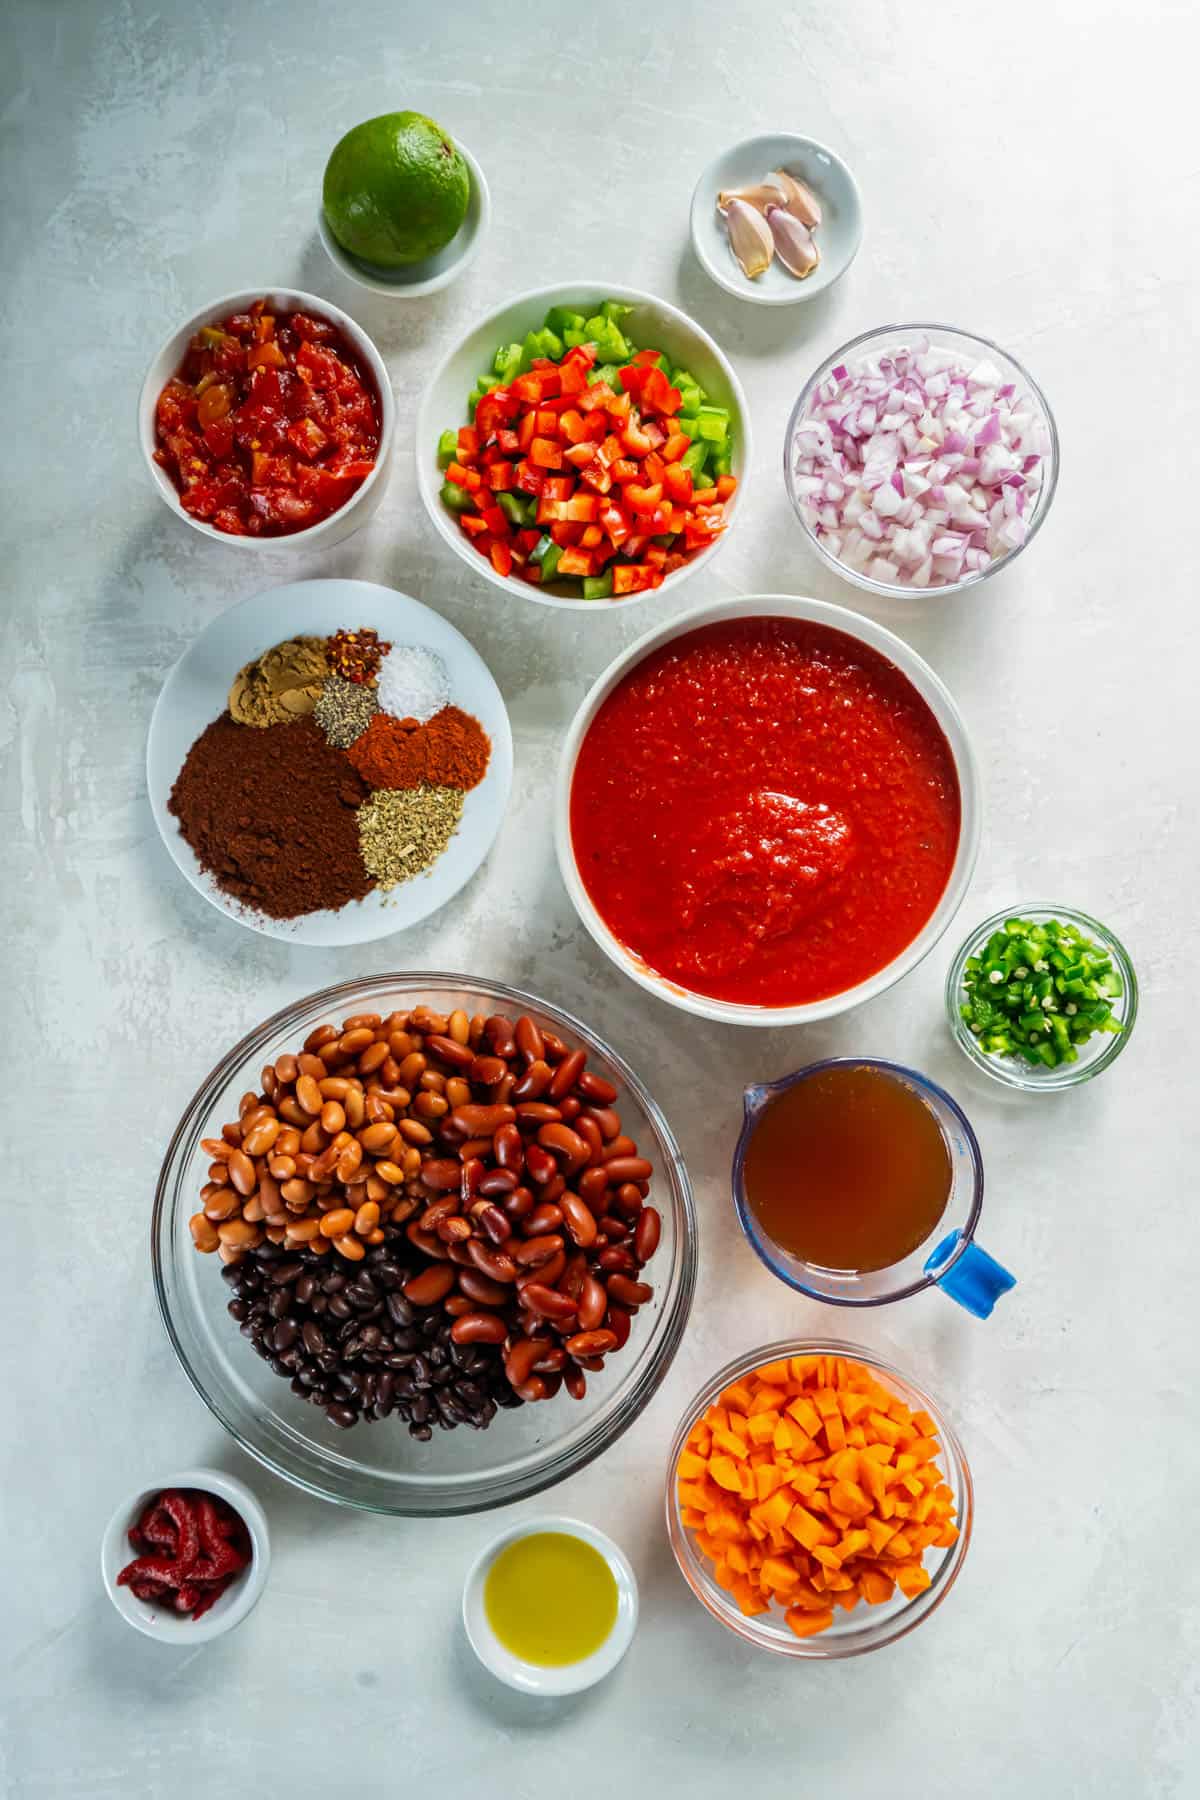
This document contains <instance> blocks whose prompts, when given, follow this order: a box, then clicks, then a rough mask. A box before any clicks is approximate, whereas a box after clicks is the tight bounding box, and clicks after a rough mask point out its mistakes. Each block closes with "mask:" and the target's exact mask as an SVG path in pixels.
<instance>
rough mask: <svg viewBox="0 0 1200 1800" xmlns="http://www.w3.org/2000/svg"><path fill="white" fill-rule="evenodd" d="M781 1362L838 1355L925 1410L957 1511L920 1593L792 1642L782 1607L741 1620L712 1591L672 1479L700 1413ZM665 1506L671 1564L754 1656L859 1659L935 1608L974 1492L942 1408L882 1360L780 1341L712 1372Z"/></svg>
mask: <svg viewBox="0 0 1200 1800" xmlns="http://www.w3.org/2000/svg"><path fill="white" fill-rule="evenodd" d="M787 1356H844V1357H847V1358H849V1359H850V1360H852V1361H854V1362H860V1363H863V1364H864V1365H865V1366H866V1367H867V1368H868V1369H870V1370H871V1371H872V1372H873V1373H874V1374H875V1375H877V1376H878V1377H879V1379H880V1381H881V1383H883V1385H885V1386H886V1387H888V1388H890V1389H891V1390H892V1391H893V1392H894V1393H895V1394H896V1396H897V1398H899V1399H900V1400H903V1402H904V1404H905V1405H906V1406H908V1407H911V1408H912V1410H913V1411H914V1412H917V1411H920V1410H924V1411H925V1412H927V1413H928V1414H929V1415H930V1417H931V1418H932V1419H933V1422H934V1424H935V1425H936V1427H937V1436H938V1443H939V1452H938V1461H939V1463H940V1465H941V1468H942V1473H943V1478H944V1480H945V1481H946V1483H947V1485H948V1486H949V1488H950V1489H951V1491H952V1493H953V1496H954V1505H955V1508H956V1511H957V1520H956V1522H957V1525H958V1538H957V1541H956V1542H955V1543H953V1544H951V1545H950V1547H949V1548H948V1549H946V1550H932V1549H931V1550H927V1551H926V1552H925V1556H924V1563H925V1567H926V1569H928V1571H929V1574H930V1576H931V1581H930V1585H929V1586H928V1587H927V1588H925V1589H924V1591H923V1592H922V1593H920V1594H917V1595H915V1596H914V1597H913V1598H912V1599H911V1600H909V1599H906V1598H905V1596H904V1595H903V1594H901V1593H900V1592H899V1591H898V1590H897V1592H896V1593H895V1594H894V1595H893V1597H892V1599H891V1600H889V1601H887V1602H886V1603H885V1604H884V1605H882V1606H868V1605H866V1604H865V1603H863V1604H860V1605H859V1606H856V1607H855V1609H854V1611H853V1612H844V1611H843V1610H842V1609H841V1608H840V1607H839V1608H836V1609H835V1613H834V1621H833V1624H832V1625H830V1626H829V1627H828V1629H827V1630H825V1631H822V1632H818V1633H817V1635H816V1636H815V1637H809V1638H798V1637H797V1636H796V1635H795V1633H794V1632H793V1631H792V1630H791V1629H790V1627H789V1626H788V1625H787V1624H786V1623H785V1622H784V1616H783V1615H784V1609H783V1608H782V1607H781V1606H779V1605H777V1604H773V1605H772V1607H771V1609H770V1611H769V1612H765V1613H759V1614H757V1615H756V1616H755V1617H754V1618H747V1616H746V1615H745V1613H743V1612H742V1611H741V1609H740V1608H739V1606H738V1604H737V1602H736V1601H735V1600H734V1599H733V1598H732V1596H731V1595H729V1594H727V1593H726V1592H725V1590H724V1588H720V1587H718V1586H717V1583H716V1581H715V1580H714V1579H713V1571H712V1564H711V1563H710V1562H709V1560H708V1558H707V1557H706V1556H704V1555H703V1554H702V1553H701V1551H700V1550H699V1549H698V1548H697V1546H696V1542H695V1534H694V1532H692V1531H691V1530H690V1529H689V1527H688V1526H686V1525H685V1524H684V1523H683V1520H682V1518H681V1516H680V1508H679V1493H678V1483H677V1481H676V1477H675V1467H676V1464H677V1463H678V1461H679V1456H680V1452H681V1451H682V1450H683V1449H684V1447H685V1445H686V1443H687V1435H688V1432H689V1431H690V1430H691V1428H692V1426H693V1425H694V1424H695V1422H696V1420H697V1419H698V1418H699V1416H700V1414H701V1413H702V1412H703V1411H704V1410H705V1408H706V1407H708V1406H711V1405H712V1404H713V1403H714V1401H715V1400H716V1399H717V1397H718V1396H719V1395H720V1393H721V1392H722V1390H723V1389H724V1388H727V1387H728V1386H729V1385H730V1383H731V1382H734V1381H738V1380H740V1379H741V1377H742V1376H743V1375H749V1374H750V1373H752V1371H753V1370H755V1369H758V1368H761V1367H762V1365H763V1364H764V1363H769V1362H774V1361H776V1360H777V1359H778V1358H780V1357H787ZM666 1500H667V1535H668V1536H669V1538H670V1540H671V1548H672V1550H673V1551H674V1552H675V1561H676V1562H677V1563H678V1565H679V1572H680V1574H681V1575H682V1576H683V1578H684V1580H685V1581H686V1582H687V1584H688V1586H689V1587H690V1588H691V1590H692V1592H693V1594H695V1596H696V1598H697V1600H699V1602H700V1604H701V1605H702V1606H704V1607H706V1608H707V1609H708V1611H709V1612H710V1613H711V1614H712V1616H713V1618H714V1619H719V1620H720V1622H721V1624H722V1625H727V1626H728V1627H729V1629H730V1631H732V1632H734V1633H735V1634H736V1635H737V1636H738V1637H740V1638H741V1639H742V1641H743V1643H746V1644H752V1645H753V1646H754V1647H755V1648H756V1649H759V1650H772V1651H774V1652H775V1654H776V1655H778V1656H799V1657H809V1658H824V1657H832V1656H836V1657H841V1656H862V1655H863V1654H864V1653H865V1652H866V1651H868V1650H882V1649H883V1647H884V1645H885V1644H894V1643H895V1642H896V1640H897V1638H902V1637H905V1636H906V1635H907V1634H908V1633H909V1632H910V1631H915V1630H916V1628H917V1626H918V1625H920V1624H921V1623H922V1622H923V1621H924V1620H925V1619H927V1618H928V1617H929V1615H930V1613H932V1612H933V1611H934V1610H935V1609H936V1608H937V1607H939V1606H940V1605H941V1603H942V1601H943V1600H944V1599H945V1598H946V1595H947V1594H948V1593H949V1592H950V1589H951V1588H952V1587H953V1586H954V1583H955V1581H956V1580H957V1579H958V1575H959V1571H960V1570H961V1568H962V1565H963V1561H964V1559H965V1557H966V1554H967V1545H968V1544H969V1543H970V1541H971V1527H972V1524H973V1522H974V1517H975V1490H974V1485H973V1483H972V1481H971V1471H970V1469H969V1468H968V1466H967V1458H966V1453H965V1451H964V1450H963V1447H962V1445H961V1443H960V1442H959V1440H958V1436H957V1434H956V1433H955V1431H954V1430H953V1428H952V1427H951V1425H950V1424H949V1422H948V1421H947V1418H946V1415H945V1413H944V1412H943V1411H942V1409H941V1407H940V1406H939V1405H938V1404H937V1402H936V1401H935V1400H932V1399H931V1398H930V1396H929V1395H928V1394H927V1393H925V1392H924V1390H923V1389H921V1388H919V1387H917V1385H916V1384H915V1382H912V1381H910V1380H909V1379H908V1378H907V1376H904V1375H902V1374H901V1373H900V1371H899V1370H898V1369H895V1368H893V1367H892V1365H891V1364H890V1363H888V1362H885V1361H884V1360H883V1358H882V1357H880V1356H876V1355H875V1353H874V1352H873V1351H871V1350H864V1349H863V1348H862V1346H861V1345H859V1344H846V1343H841V1342H839V1341H838V1340H837V1339H836V1338H785V1339H783V1340H782V1341H781V1342H779V1343H776V1344H764V1345H763V1346H762V1348H761V1349H759V1350H751V1351H748V1352H747V1353H746V1354H745V1355H743V1356H738V1357H735V1358H734V1360H733V1361H732V1362H729V1363H726V1364H725V1367H724V1368H723V1369H718V1371H717V1373H716V1374H715V1375H714V1376H713V1378H712V1380H711V1381H709V1382H708V1383H707V1384H706V1385H705V1386H704V1387H703V1388H702V1389H701V1390H700V1392H699V1393H698V1394H697V1395H696V1397H695V1399H694V1400H693V1401H692V1402H691V1404H690V1405H689V1406H688V1407H687V1409H686V1411H685V1412H684V1415H683V1417H682V1419H681V1420H680V1423H679V1429H678V1430H677V1431H676V1433H675V1437H674V1441H673V1442H672V1444H671V1451H670V1459H669V1462H668V1464H667V1496H666Z"/></svg>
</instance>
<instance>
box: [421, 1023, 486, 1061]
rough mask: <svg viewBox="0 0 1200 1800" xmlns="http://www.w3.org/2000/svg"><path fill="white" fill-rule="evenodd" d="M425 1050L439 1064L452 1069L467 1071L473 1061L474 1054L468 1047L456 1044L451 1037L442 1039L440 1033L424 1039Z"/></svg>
mask: <svg viewBox="0 0 1200 1800" xmlns="http://www.w3.org/2000/svg"><path fill="white" fill-rule="evenodd" d="M425 1048H426V1050H427V1051H428V1052H429V1054H430V1055H431V1056H436V1057H437V1058H438V1060H439V1061H440V1062H444V1063H449V1064H450V1067H451V1068H452V1069H469V1068H470V1066H471V1064H472V1063H473V1062H474V1061H475V1053H474V1051H473V1050H472V1049H471V1048H470V1047H469V1045H467V1044H459V1043H456V1042H455V1040H454V1039H453V1038H452V1037H443V1036H442V1035H441V1033H440V1032H434V1033H432V1034H431V1035H430V1036H429V1037H427V1038H426V1039H425Z"/></svg>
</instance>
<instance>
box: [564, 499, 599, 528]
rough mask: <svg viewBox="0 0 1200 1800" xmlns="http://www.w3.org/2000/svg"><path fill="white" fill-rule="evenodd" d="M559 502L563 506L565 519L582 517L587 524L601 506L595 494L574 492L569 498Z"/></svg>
mask: <svg viewBox="0 0 1200 1800" xmlns="http://www.w3.org/2000/svg"><path fill="white" fill-rule="evenodd" d="M558 504H559V505H560V506H561V507H562V508H563V513H562V517H563V518H564V519H582V520H583V522H584V523H585V524H590V523H591V521H592V520H593V519H594V518H595V517H596V515H597V513H598V511H599V508H600V502H599V500H598V499H597V497H596V495H595V494H572V495H571V497H570V499H569V500H560V501H559V502H558Z"/></svg>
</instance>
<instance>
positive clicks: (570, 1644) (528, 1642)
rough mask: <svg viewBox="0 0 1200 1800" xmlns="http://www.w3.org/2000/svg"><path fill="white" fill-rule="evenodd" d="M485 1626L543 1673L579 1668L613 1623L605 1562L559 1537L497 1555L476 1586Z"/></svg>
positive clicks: (522, 1541)
mask: <svg viewBox="0 0 1200 1800" xmlns="http://www.w3.org/2000/svg"><path fill="white" fill-rule="evenodd" d="M483 1610H484V1612H485V1614H486V1615H487V1621H488V1624H489V1625H490V1626H491V1628H492V1630H493V1631H494V1632H495V1634H496V1636H497V1637H498V1638H499V1640H500V1642H501V1643H502V1644H503V1645H504V1648H505V1649H506V1650H509V1651H511V1652H512V1654H513V1655H514V1656H519V1657H520V1658H521V1660H522V1661H523V1662H528V1663H536V1664H538V1665H539V1666H540V1667H542V1668H545V1669H555V1668H561V1667H562V1666H563V1665H564V1664H565V1663H575V1662H582V1661H583V1659H584V1657H585V1656H591V1655H592V1654H593V1652H594V1651H596V1650H599V1649H600V1647H601V1645H602V1644H603V1643H604V1642H605V1640H606V1639H607V1637H608V1635H609V1633H610V1632H611V1631H612V1628H613V1626H614V1625H615V1624H616V1622H617V1584H616V1581H615V1580H614V1578H613V1573H612V1570H611V1569H610V1568H609V1566H608V1563H607V1562H606V1561H605V1559H604V1557H603V1556H602V1555H601V1554H600V1552H599V1551H598V1550H596V1549H593V1547H592V1545H591V1544H588V1543H585V1542H584V1540H583V1539H582V1538H578V1537H574V1536H572V1535H571V1533H570V1532H566V1531H535V1532H532V1533H531V1534H530V1535H529V1536H528V1537H523V1538H518V1539H517V1540H516V1542H515V1543H512V1544H507V1545H506V1546H505V1547H504V1549H503V1550H501V1551H500V1553H499V1555H498V1556H497V1557H496V1559H495V1561H494V1562H493V1563H492V1566H491V1568H490V1569H489V1570H488V1573H487V1579H486V1580H485V1582H484V1584H483Z"/></svg>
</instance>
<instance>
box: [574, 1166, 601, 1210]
mask: <svg viewBox="0 0 1200 1800" xmlns="http://www.w3.org/2000/svg"><path fill="white" fill-rule="evenodd" d="M575 1186H576V1188H577V1190H578V1192H579V1198H580V1199H581V1200H583V1201H585V1202H586V1204H587V1205H588V1207H589V1208H590V1209H591V1210H592V1211H593V1212H597V1211H602V1210H603V1208H604V1206H605V1204H606V1201H607V1195H608V1176H607V1175H606V1174H605V1173H604V1170H603V1169H602V1168H591V1169H584V1171H583V1173H582V1174H581V1175H580V1177H579V1179H578V1181H577V1182H576V1183H575Z"/></svg>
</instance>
